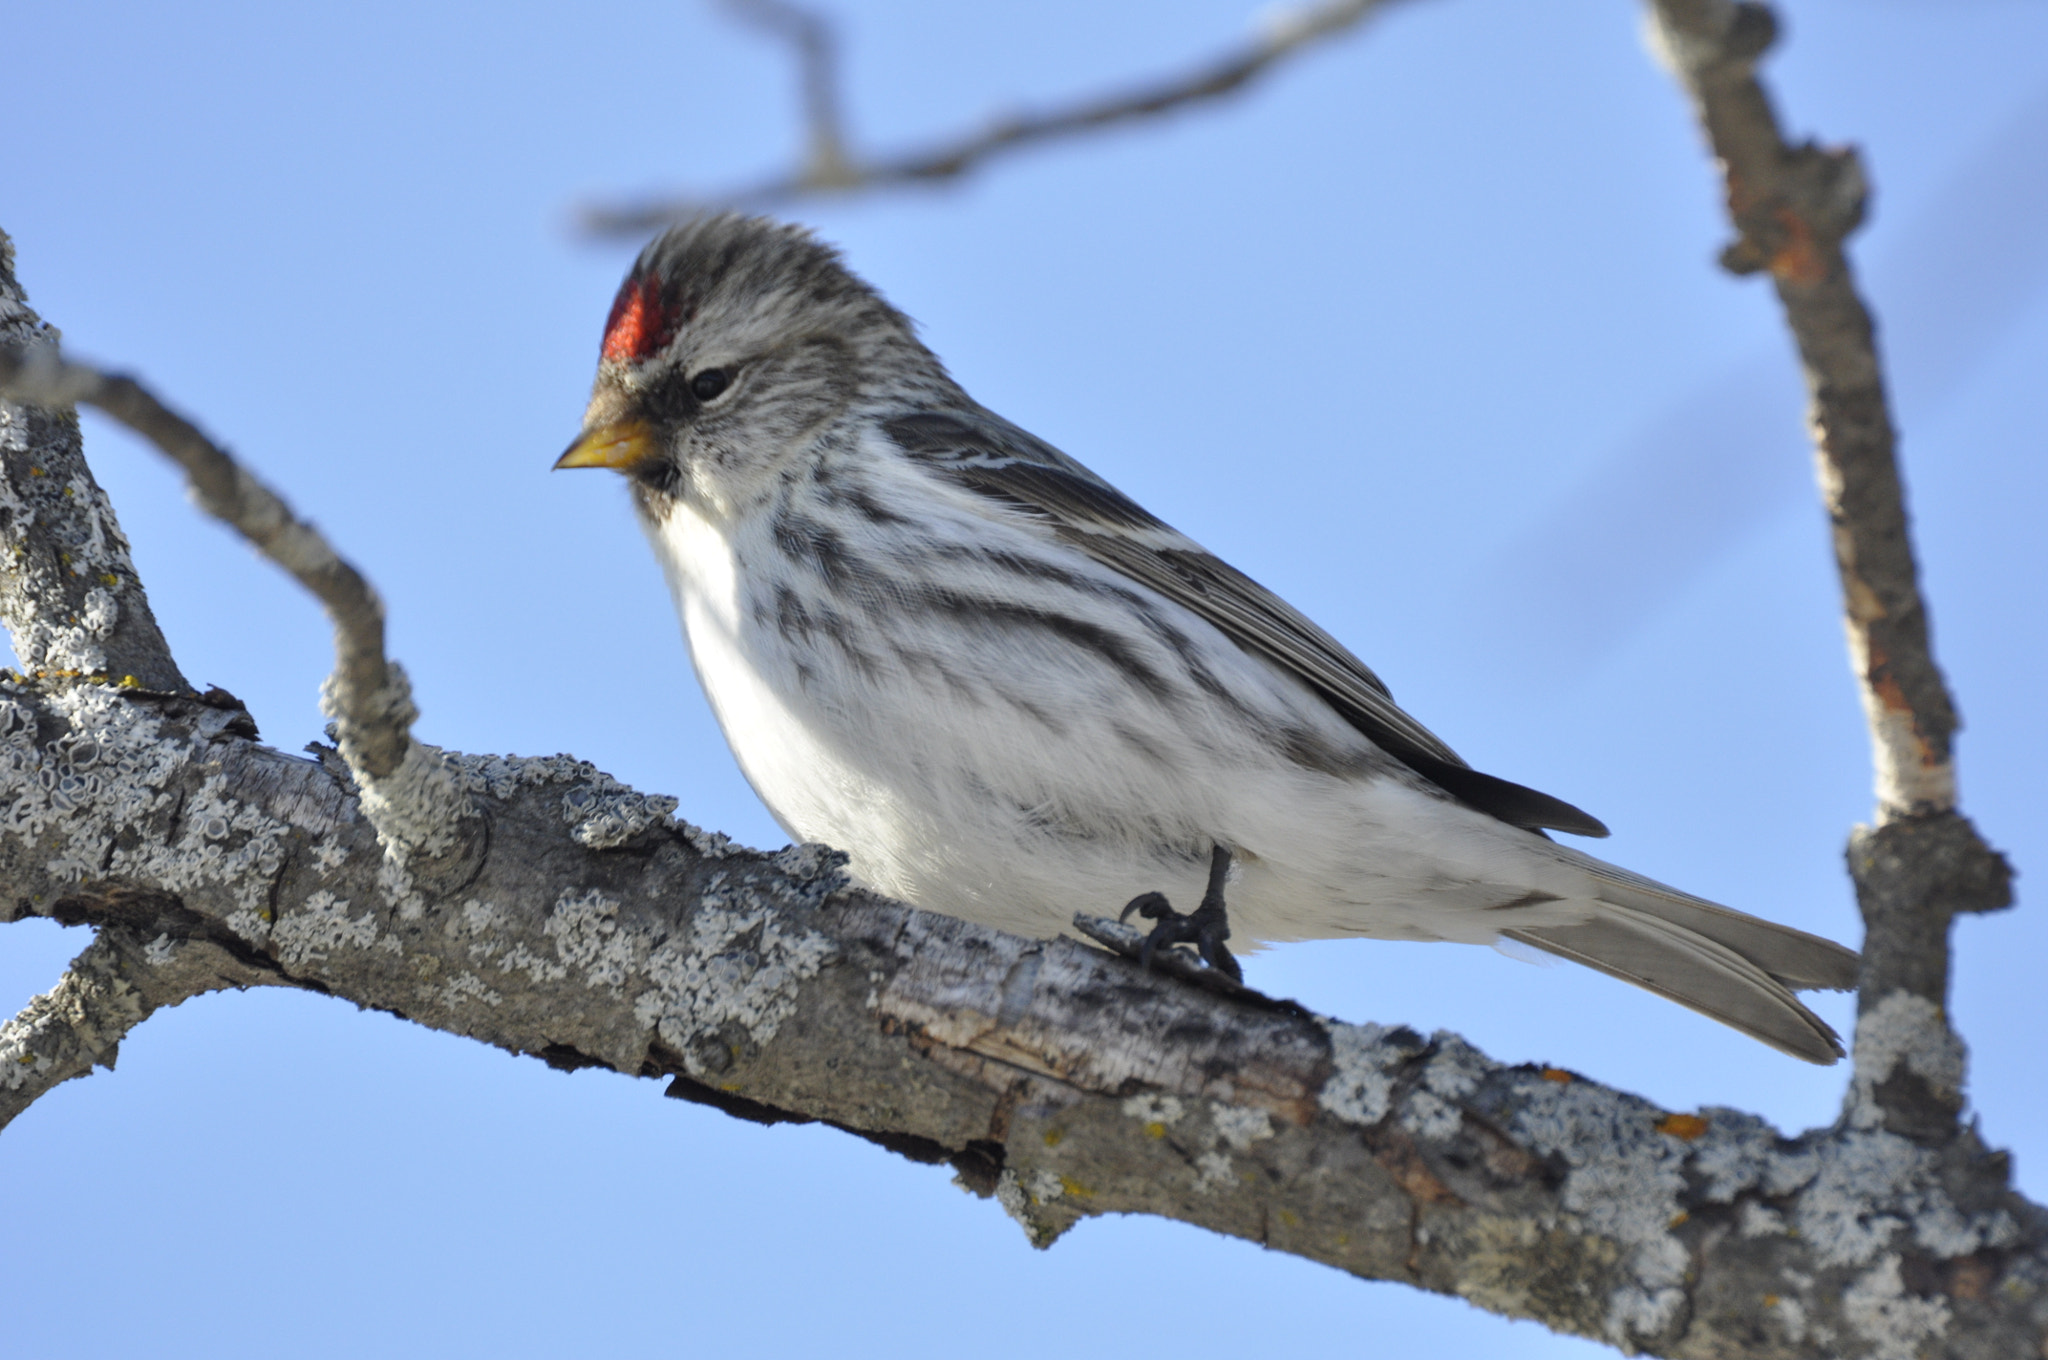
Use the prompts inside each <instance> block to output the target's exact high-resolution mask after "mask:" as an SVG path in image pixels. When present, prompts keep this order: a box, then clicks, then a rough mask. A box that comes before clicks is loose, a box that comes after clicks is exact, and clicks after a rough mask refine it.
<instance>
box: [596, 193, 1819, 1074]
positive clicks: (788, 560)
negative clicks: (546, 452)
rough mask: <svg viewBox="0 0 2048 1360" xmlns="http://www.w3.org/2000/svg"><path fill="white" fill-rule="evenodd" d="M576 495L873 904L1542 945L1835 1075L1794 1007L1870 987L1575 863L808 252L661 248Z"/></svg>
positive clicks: (1284, 610)
mask: <svg viewBox="0 0 2048 1360" xmlns="http://www.w3.org/2000/svg"><path fill="white" fill-rule="evenodd" d="M555 466H556V467H558V468H609V469H612V470H614V471H616V472H618V473H621V474H624V476H625V478H626V479H627V481H628V483H629V484H630V487H631V493H632V495H631V499H632V502H633V507H634V512H635V517H636V518H637V520H638V521H639V524H640V527H641V528H642V530H643V531H644V532H645V534H646V536H647V538H648V540H649V542H650V544H651V545H652V547H653V550H654V555H655V557H656V558H657V559H658V560H659V562H660V564H661V567H662V570H663V573H664V575H665V576H666V578H667V582H668V586H669V589H670V592H671V594H672V595H673V597H674V602H675V606H676V610H677V613H678V615H679V617H680V620H681V623H682V627H683V631H684V633H685V634H686V636H687V640H688V644H689V651H690V657H691V660H692V663H693V665H694V668H695V670H696V674H697V678H698V680H699V682H700V683H701V685H702V687H703V690H704V693H705V695H706V696H707V698H708V699H709V701H710V705H711V708H712V710H713V711H714V713H715V714H716V716H717V719H718V722H719V725H720V727H721V729H722V731H723V733H724V735H725V738H726V740H727V742H728V743H729V745H730V746H731V748H732V750H733V753H734V755H735V756H736V758H737V759H738V762H739V764H740V767H741V769H742V770H743V771H744V773H745V774H746V777H747V779H748V781H749V782H750V783H751V784H752V785H753V787H754V790H755V791H756V792H757V793H758V794H759V795H760V797H761V799H762V801H763V802H764V803H765V804H766V805H767V807H768V809H769V810H770V812H771V813H773V815H774V816H775V818H776V820H777V821H778V822H779V823H780V824H781V826H782V827H783V829H784V830H785V831H787V832H788V833H789V835H790V836H791V837H793V838H794V839H796V840H799V841H804V842H822V843H825V844H828V845H831V846H834V847H838V848H841V849H843V850H845V851H846V852H848V854H849V856H850V858H849V862H848V866H847V868H848V872H849V874H850V875H851V877H852V879H853V880H854V881H855V882H856V883H858V884H860V885H861V886H864V887H867V888H870V889H872V890H874V891H876V892H879V893H883V894H886V895H888V896H891V897H894V898H898V899H900V900H902V901H905V902H907V903H910V904H911V905H913V906H916V907H920V908H924V909H927V910H931V911H936V912H943V913H946V914H948V915H952V916H956V917H960V918H963V919H965V920H969V921H973V922H978V923H981V924H983V925H987V926H992V927H995V928H998V929H1001V930H1005V931H1009V932H1012V933H1015V934H1021V935H1026V936H1034V937H1040V938H1049V937H1052V936H1054V935H1057V934H1059V933H1060V932H1061V931H1062V929H1063V928H1064V927H1065V926H1066V925H1067V923H1068V922H1069V920H1070V919H1071V917H1072V916H1073V914H1074V912H1075V911H1076V909H1077V907H1082V906H1086V905H1088V904H1091V903H1097V902H1099V903H1102V904H1104V905H1105V906H1110V905H1114V904H1115V903H1116V902H1119V901H1127V903H1128V904H1127V906H1126V907H1125V908H1124V915H1125V916H1126V917H1128V915H1129V914H1130V912H1132V911H1137V912H1138V913H1139V914H1140V915H1141V916H1143V917H1144V918H1145V919H1147V920H1152V921H1154V922H1156V924H1155V925H1154V927H1153V929H1152V931H1151V933H1150V935H1149V936H1148V937H1147V938H1146V942H1145V944H1146V958H1147V960H1148V962H1149V961H1150V959H1151V958H1152V953H1153V951H1154V950H1155V949H1159V948H1166V949H1178V948H1179V947H1180V946H1181V945H1183V944H1192V945H1194V946H1196V952H1197V953H1198V954H1199V956H1200V957H1201V959H1202V960H1204V961H1206V963H1207V965H1208V966H1209V967H1211V968H1214V969H1218V970H1221V971H1223V972H1225V973H1228V974H1230V975H1231V976H1232V977H1236V976H1238V965H1237V962H1236V959H1235V958H1234V956H1233V955H1232V954H1231V952H1230V951H1229V949H1228V947H1227V946H1226V945H1225V943H1224V941H1225V940H1227V939H1229V938H1231V937H1232V935H1233V934H1235V935H1237V936H1239V937H1241V938H1244V939H1248V940H1250V941H1251V942H1252V943H1253V945H1254V946H1255V947H1263V946H1264V945H1267V944H1271V943H1278V942H1285V941H1294V940H1304V939H1323V938H1338V937H1363V938H1371V939H1382V940H1412V941H1438V940H1443V941H1457V942H1465V943H1473V944H1499V943H1500V942H1502V941H1503V940H1506V941H1514V942H1517V943H1519V944H1520V945H1523V946H1527V947H1532V948H1534V949H1536V950H1539V951H1544V952H1547V953H1549V954H1554V955H1558V956H1561V957H1563V958H1567V959H1572V960H1575V961H1577V962H1579V963H1582V964H1586V965H1588V966H1590V967H1592V968H1595V969H1598V970H1600V971H1602V972H1605V973H1608V974H1611V975H1612V976H1614V977H1617V978H1620V979H1622V980H1624V981H1626V982H1630V983H1633V984H1635V985H1637V986H1639V987H1643V988H1647V989H1648V990H1650V991H1652V992H1655V993H1657V994H1659V995H1661V996H1664V997H1667V998H1669V999H1671V1000H1673V1001H1676V1002H1679V1003H1680V1004H1682V1005H1685V1006H1689V1007H1691V1008H1693V1009H1694V1010H1696V1011H1699V1012H1701V1013H1703V1014H1705V1015H1708V1016H1711V1017H1712V1018H1714V1019H1716V1020H1719V1021H1722V1022H1724V1023H1726V1024H1728V1025H1731V1026H1733V1027H1734V1028H1735V1029H1737V1030H1740V1031H1742V1032H1743V1033H1745V1034H1748V1035H1751V1036H1752V1037H1754V1038H1756V1039H1759V1040H1761V1041H1762V1042H1764V1043H1766V1044H1769V1045H1771V1046H1772V1047H1774V1048H1777V1049H1779V1050H1781V1051H1782V1052H1785V1053H1788V1054H1790V1055H1792V1056H1794V1057H1797V1058H1802V1059H1805V1060H1806V1061H1809V1062H1814V1063H1821V1064H1826V1063H1831V1062H1834V1061H1835V1060H1836V1059H1838V1058H1839V1057H1841V1056H1842V1053H1843V1049H1842V1044H1841V1040H1840V1039H1839V1037H1838V1036H1837V1035H1836V1034H1835V1032H1834V1031H1833V1030H1832V1029H1831V1028H1830V1027H1829V1026H1828V1025H1827V1023H1826V1022H1825V1021H1823V1020H1822V1019H1821V1018H1820V1017H1818V1016H1817V1015H1815V1014H1814V1013H1813V1012H1812V1011H1811V1010H1809V1009H1808V1008H1807V1007H1806V1006H1805V1005H1803V1004H1802V1003H1801V1002H1800V1000H1799V999H1798V997H1797V995H1795V993H1796V992H1798V991H1801V990H1811V989H1847V988H1851V987H1853V986H1854V985H1855V980H1856V973H1857V965H1858V959H1857V955H1856V954H1855V953H1854V952H1853V951H1851V950H1849V949H1846V948H1844V947H1842V946H1841V945H1838V944H1836V943H1834V942H1832V941H1830V940H1826V939H1823V938H1821V937H1819V936H1816V935H1811V934H1808V933H1806V932H1805V931H1801V930H1795V929H1793V928H1791V927H1788V926H1783V925H1778V924H1774V923H1772V922H1769V921H1765V920H1763V919H1761V918H1758V917H1754V916H1750V915H1746V914H1744V913H1742V912H1738V911H1735V910H1733V909H1731V908H1728V907H1724V906H1721V905H1719V904H1717V903H1713V902H1709V901H1707V900H1705V899H1703V898H1699V897H1696V896H1693V895H1692V894H1689V893H1685V892H1682V891H1680V890H1678V889H1676V888H1672V887H1668V886H1666V885H1664V884H1662V883H1659V882H1656V881H1654V880H1652V879H1649V878H1645V877H1643V876H1641V875H1639V874H1635V873H1632V872H1630V871H1628V870H1626V869H1623V868H1619V867H1617V866H1615V865H1613V864H1609V863H1607V862H1605V861H1603V860H1601V859H1598V858H1595V857H1594V856H1592V855H1590V854H1587V853H1585V852H1583V851H1581V850H1579V849H1577V848H1575V847H1572V846H1569V845H1565V844H1563V843H1560V842H1559V841H1557V840H1555V839H1554V838H1552V837H1551V836H1550V834H1549V833H1550V832H1562V833H1567V834H1574V835H1580V836H1589V837H1598V836H1605V835H1606V834H1607V828H1606V827H1605V826H1604V825H1602V824H1601V823H1600V822H1599V821H1598V820H1597V819H1595V818H1594V817H1592V816H1590V815H1588V814H1587V813H1585V812H1582V811H1580V810H1579V809H1578V808H1576V807H1573V806H1572V805H1571V804H1569V803H1566V802H1564V801H1562V800H1560V799H1557V798H1554V797H1551V796H1550V795H1548V794H1543V793H1539V792H1537V791H1535V790H1534V789H1530V788H1526V787H1524V786H1522V785H1520V784H1515V783H1511V782H1509V781H1507V780H1505V779H1500V778H1496V777H1494V776H1491V775H1487V774H1482V773H1480V772H1479V771H1477V770H1475V769H1472V768H1471V767H1470V766H1469V765H1468V764H1467V763H1466V762H1465V761H1464V760H1462V759H1461V758H1460V757H1459V756H1458V755H1457V754H1456V753H1455V752H1454V751H1453V750H1452V749H1451V748H1450V747H1449V746H1447V745H1445V744H1444V742H1443V741H1442V740H1440V739H1439V738H1437V737H1436V736H1435V735H1434V734H1432V733H1431V732H1430V731H1429V730H1428V729H1426V728H1425V727H1423V726H1422V724H1420V723H1419V722H1417V721H1416V720H1415V719H1414V718H1412V717H1410V716H1409V715H1408V714H1407V713H1406V712H1405V711H1404V710H1403V709H1401V708H1400V707H1399V706H1398V705H1396V704H1395V702H1394V700H1393V697H1392V695H1391V694H1390V693H1389V691H1388V688H1387V686H1386V685H1385V683H1383V682H1382V681H1381V679H1380V678H1379V676H1378V675H1376V674H1375V673H1374V672H1373V671H1372V670H1371V669H1370V668H1369V667H1367V666H1366V665H1365V663H1364V662H1362V661H1360V660H1359V659H1358V658H1357V657H1355V656H1353V655H1352V654H1351V652H1350V651H1348V650H1347V649H1346V648H1345V647H1344V646H1343V644H1341V643H1340V642H1338V641H1337V640H1336V639H1335V638H1333V637H1332V636H1331V635H1330V634H1329V633H1327V632H1325V631H1324V630H1323V629H1321V628H1320V627H1318V626H1317V625H1316V624H1314V623H1313V622H1311V621H1310V620H1309V619H1308V618H1307V617H1306V616H1304V615H1303V614H1302V613H1301V612H1299V611H1298V610H1296V609H1294V608H1293V607H1292V606H1290V605H1288V604H1287V603H1286V602H1285V601H1284V600H1282V599H1280V598H1279V597H1278V596H1277V595H1275V594H1273V593H1272V592H1271V591H1268V590H1266V589H1265V588H1264V587H1262V586H1260V585H1258V584H1257V583H1256V582H1254V581H1253V580H1252V579H1251V578H1250V577H1248V576H1246V575H1244V574H1243V573H1241V572H1239V571H1238V570H1236V569H1235V568H1233V567H1231V566H1229V565H1228V564H1226V563H1224V562H1223V561H1221V560H1219V559H1218V558H1217V557H1215V556H1214V555H1212V554H1210V553H1209V552H1207V551H1205V550H1204V549H1203V548H1202V547H1201V546H1200V545H1199V544H1197V543H1196V542H1195V541H1194V540H1192V539H1190V538H1188V537H1186V536H1185V535H1183V534H1181V533H1180V532H1178V531H1177V530H1175V529H1173V528H1171V527H1170V526H1168V525H1167V524H1165V523H1164V522H1163V521H1161V520H1160V519H1158V518H1157V517H1155V516H1154V515H1152V514H1150V513H1149V512H1147V511H1146V510H1144V509H1143V508H1142V507H1141V506H1139V505H1138V504H1137V503H1136V502H1135V501H1133V500H1132V499H1130V498H1129V497H1128V496H1126V495H1124V494H1123V493H1122V492H1120V491H1118V490H1117V489H1116V488H1115V487H1113V486H1112V485H1110V484H1109V482H1107V481H1105V480H1104V479H1103V478H1101V477H1099V476H1097V475H1096V474H1095V473H1094V472H1092V471H1090V470H1089V469H1088V468H1087V467H1085V466H1083V465H1082V464H1081V463H1080V462H1079V461H1077V460H1076V459H1074V458H1072V457H1070V456H1068V455H1067V454H1065V453H1063V452H1061V451H1060V450H1058V449H1056V448H1054V447H1053V446H1051V445H1050V444H1048V443H1046V442H1045V441H1043V440H1041V439H1038V438H1036V437H1034V436H1033V435H1031V434H1029V433H1027V432H1026V431H1024V430H1023V429H1021V428H1019V427H1018V426H1016V425H1014V424H1012V423H1010V422H1009V421H1007V420H1004V419H1003V418H1002V417H1000V416H998V415H996V414H995V413H994V412H992V411H990V410H988V409H986V408H985V407H983V406H981V405H980V404H979V403H977V402H976V401H975V400H974V399H973V398H971V397H970V396H969V395H968V394H967V393H966V392H965V391H964V390H963V389H962V388H961V386H960V385H959V384H958V383H957V382H955V381H954V379H953V378H952V376H951V375H950V374H949V373H948V372H947V370H946V367H945V365H944V364H943V363H942V362H941V361H940V360H939V358H938V357H937V356H936V355H935V354H934V353H933V352H932V351H931V350H930V349H929V348H927V347H926V345H925V344H924V343H923V342H922V340H920V339H919V337H918V335H917V332H916V328H915V326H914V324H913V323H912V322H911V320H910V319H909V318H908V317H907V316H905V315H904V314H903V313H902V312H900V311H898V310H897V309H896V308H895V307H894V306H892V305H891V304H890V303H889V302H888V301H887V300H886V299H885V298H884V297H883V296H882V294H881V293H880V292H879V291H877V290H876V289H875V288H874V287H873V286H871V285H870V284H868V283H867V282H866V281H864V280H863V279H861V278H860V277H859V276H857V275H856V274H855V273H854V272H853V271H852V269H851V268H849V267H848V266H847V264H846V263H845V261H844V259H843V258H842V256H841V254H840V253H839V252H838V250H836V249H835V248H834V247H832V246H830V245H828V244H826V243H824V242H822V241H820V240H819V239H818V238H817V237H816V236H814V235H813V234H812V233H811V232H810V231H809V230H807V229H806V228H804V227H802V226H800V225H796V224H792V223H787V222H782V221H778V220H774V219H770V218H764V217H756V216H746V215H741V214H737V213H713V214H706V215H703V216H699V217H696V218H693V219H691V220H688V221H684V222H681V223H679V224H677V225H675V226H673V227H671V228H669V229H668V230H667V231H665V232H664V233H663V234H661V235H660V236H659V237H657V238H656V239H655V240H653V241H652V242H651V243H649V244H648V245H647V247H646V248H645V249H644V250H643V251H642V252H641V253H640V255H639V257H638V258H637V259H636V260H635V262H634V264H633V265H632V267H631V269H630V270H629V271H628V272H627V275H626V278H625V280H624V282H623V283H622V284H621V285H620V288H619V290H618V292H617V294H616V296H615V298H614V300H613V302H612V305H611V310H610V313H609V315H608V316H607V318H606V321H605V327H604V332H603V336H602V340H601V342H600V346H599V361H598V367H597V374H596V378H595V380H594V382H593V384H592V389H591V397H590V401H589V404H588V407H587V408H586V410H585V412H584V416H583V422H582V427H581V430H580V432H579V433H578V434H577V436H576V438H575V439H574V440H573V442H572V443H571V444H570V446H569V448H568V450H567V451H566V452H565V453H563V454H562V455H561V457H560V458H559V459H557V461H556V464H555ZM1195 892H1199V893H1200V894H1201V897H1200V902H1199V905H1198V906H1197V907H1196V909H1195V910H1193V911H1190V912H1186V913H1183V912H1180V911H1177V910H1175V909H1174V908H1173V906H1172V899H1173V897H1174V896H1175V895H1180V896H1181V897H1183V899H1185V897H1187V896H1189V895H1192V894H1193V893H1195Z"/></svg>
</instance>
